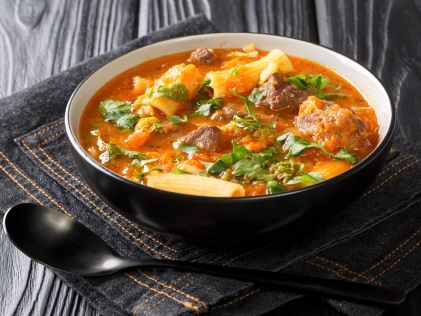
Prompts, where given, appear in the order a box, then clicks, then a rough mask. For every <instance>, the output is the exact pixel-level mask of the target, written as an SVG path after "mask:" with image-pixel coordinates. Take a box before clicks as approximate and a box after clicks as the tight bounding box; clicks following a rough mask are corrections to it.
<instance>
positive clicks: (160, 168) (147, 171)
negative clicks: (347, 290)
mask: <svg viewBox="0 0 421 316" xmlns="http://www.w3.org/2000/svg"><path fill="white" fill-rule="evenodd" d="M154 170H158V171H162V170H163V169H162V167H160V166H156V167H153V168H151V169H149V170H146V171H143V172H139V173H138V174H136V177H138V178H143V177H144V176H146V175H147V174H149V173H151V171H154Z"/></svg>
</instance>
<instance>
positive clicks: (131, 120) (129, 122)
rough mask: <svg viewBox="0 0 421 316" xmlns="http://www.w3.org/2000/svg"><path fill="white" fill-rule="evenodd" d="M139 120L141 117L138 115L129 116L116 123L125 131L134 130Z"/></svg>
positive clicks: (124, 116)
mask: <svg viewBox="0 0 421 316" xmlns="http://www.w3.org/2000/svg"><path fill="white" fill-rule="evenodd" d="M139 119H140V115H138V114H127V115H123V116H122V117H120V118H119V119H118V120H117V121H116V122H115V125H117V126H118V127H120V128H124V129H132V128H133V127H134V126H135V125H136V123H137V122H138V121H139Z"/></svg>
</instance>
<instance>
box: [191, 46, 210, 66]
mask: <svg viewBox="0 0 421 316" xmlns="http://www.w3.org/2000/svg"><path fill="white" fill-rule="evenodd" d="M214 59H215V53H214V51H213V49H212V48H198V49H196V50H195V51H194V52H192V53H191V55H190V61H191V62H192V63H194V64H211V63H212V62H213V60H214Z"/></svg>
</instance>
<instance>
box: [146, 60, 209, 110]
mask: <svg viewBox="0 0 421 316" xmlns="http://www.w3.org/2000/svg"><path fill="white" fill-rule="evenodd" d="M202 82H203V75H202V74H201V73H200V72H199V70H198V69H197V68H196V66H195V65H185V64H179V65H175V66H173V67H171V68H170V69H168V70H167V71H166V72H165V73H164V74H163V75H162V76H161V78H159V79H158V80H156V81H155V83H154V86H153V87H152V88H150V89H147V90H146V92H145V94H144V95H142V96H140V97H139V98H138V99H139V100H140V102H141V104H142V105H150V106H153V107H155V108H157V109H159V110H161V111H162V112H163V113H164V114H165V115H167V116H170V115H173V114H174V113H175V112H177V110H178V109H179V108H180V107H181V106H182V104H183V103H182V102H178V101H175V100H171V99H169V98H167V97H165V96H159V95H155V94H154V93H153V92H154V90H155V89H157V88H158V87H159V86H168V85H171V84H174V83H182V84H183V85H184V87H185V88H186V90H187V91H188V93H189V96H188V100H191V99H193V98H194V97H195V95H196V92H197V89H198V88H199V86H200V84H201V83H202Z"/></svg>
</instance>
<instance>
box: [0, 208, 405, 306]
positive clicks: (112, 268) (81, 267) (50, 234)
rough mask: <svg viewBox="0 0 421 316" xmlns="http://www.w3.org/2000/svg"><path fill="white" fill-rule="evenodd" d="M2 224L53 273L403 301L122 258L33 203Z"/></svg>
mask: <svg viewBox="0 0 421 316" xmlns="http://www.w3.org/2000/svg"><path fill="white" fill-rule="evenodd" d="M3 226H4V230H5V232H6V234H7V236H8V237H9V238H10V240H11V241H12V243H13V244H14V245H15V246H16V247H17V248H19V249H20V250H21V251H22V252H23V253H25V254H26V255H27V256H29V257H31V258H32V259H34V260H36V261H38V262H40V263H42V264H44V265H46V266H49V267H51V268H53V269H56V270H60V271H63V272H67V273H72V274H77V275H83V276H104V275H109V274H112V273H115V272H118V271H121V270H124V269H128V268H132V267H142V268H168V269H175V270H182V271H190V272H199V273H206V274H211V275H216V276H221V277H228V278H233V279H238V280H243V281H249V282H254V283H256V284H259V285H262V286H270V287H271V288H278V289H283V290H291V291H297V292H300V293H303V292H305V293H312V294H317V295H327V296H329V297H336V298H342V299H346V300H354V301H360V302H366V303H371V304H376V305H396V304H400V303H402V302H403V301H404V299H405V293H404V292H403V291H401V290H397V289H391V288H385V287H378V286H373V285H368V284H361V283H354V282H346V281H341V280H330V279H322V278H316V277H310V276H302V275H292V274H285V273H277V272H270V271H259V270H250V269H242V268H234V267H225V266H218V265H211V264H203V263H196V262H184V261H176V260H160V259H150V260H149V259H148V260H133V259H127V258H122V257H121V256H119V255H118V254H117V253H115V252H114V251H113V250H112V249H111V248H110V247H109V246H108V245H107V244H106V243H105V242H104V241H103V240H102V239H101V238H99V237H98V236H96V235H95V234H94V233H93V232H92V231H90V230H89V229H88V228H86V227H85V226H83V225H82V224H80V223H79V222H77V221H76V220H74V219H73V218H71V217H69V216H67V215H65V214H63V213H61V212H58V211H56V210H52V209H50V208H48V207H45V206H41V205H37V204H30V203H25V204H19V205H16V206H14V207H12V208H10V209H9V210H8V211H7V212H6V214H5V216H4V219H3Z"/></svg>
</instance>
